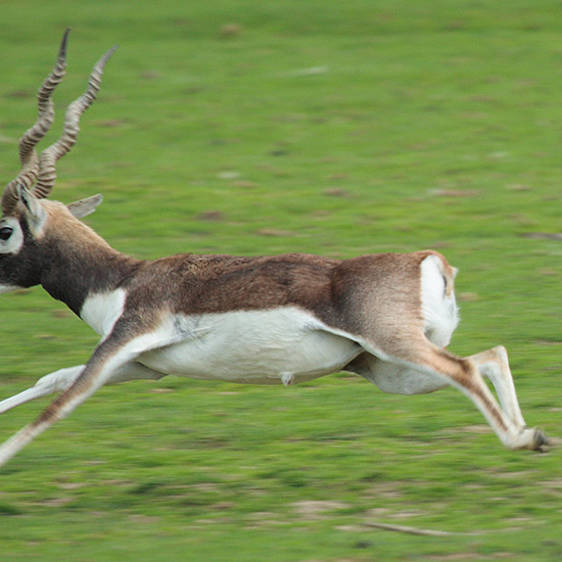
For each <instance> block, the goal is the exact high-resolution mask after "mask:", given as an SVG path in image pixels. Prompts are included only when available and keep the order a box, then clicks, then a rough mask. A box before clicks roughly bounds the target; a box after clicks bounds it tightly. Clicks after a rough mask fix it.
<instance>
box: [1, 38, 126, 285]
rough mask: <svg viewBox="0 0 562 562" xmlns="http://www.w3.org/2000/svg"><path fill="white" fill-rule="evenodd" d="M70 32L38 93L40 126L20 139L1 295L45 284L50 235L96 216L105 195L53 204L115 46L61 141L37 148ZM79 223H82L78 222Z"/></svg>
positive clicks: (8, 197) (9, 190)
mask: <svg viewBox="0 0 562 562" xmlns="http://www.w3.org/2000/svg"><path fill="white" fill-rule="evenodd" d="M69 32H70V30H69V29H67V30H66V31H65V33H64V35H63V38H62V42H61V45H60V49H59V53H58V57H57V61H56V64H55V66H54V68H53V70H52V71H51V73H50V74H49V76H47V78H46V79H45V81H44V82H43V84H42V85H41V87H40V88H39V91H38V93H37V105H38V116H37V120H36V121H35V123H34V125H33V126H32V127H31V128H29V129H28V130H27V131H26V132H25V133H24V134H23V136H22V137H21V139H20V140H19V158H20V162H21V171H20V172H19V174H18V175H17V176H16V177H15V178H14V179H13V180H12V181H11V182H10V183H8V184H7V185H6V187H5V188H4V192H3V194H2V198H1V205H2V218H1V219H0V293H4V292H8V291H11V290H14V289H18V288H21V287H30V286H32V285H37V284H38V283H39V282H40V270H41V262H42V260H43V259H44V258H43V257H42V252H41V250H40V247H41V245H42V244H41V241H42V240H43V239H44V238H45V235H46V233H47V232H48V231H49V230H52V229H53V228H54V227H55V224H53V223H54V222H57V220H56V217H57V216H63V217H66V218H67V219H70V220H72V216H74V217H76V219H80V218H82V217H85V216H86V215H89V214H90V213H92V212H94V210H95V208H96V207H97V205H99V203H101V200H102V197H101V195H94V196H93V197H89V198H87V199H82V200H80V201H76V202H74V203H71V204H70V205H68V206H65V205H62V204H60V203H57V202H55V201H48V200H47V199H46V198H47V197H48V195H49V194H50V192H51V190H52V189H53V186H54V184H55V180H56V168H55V166H56V162H57V160H58V159H59V158H61V157H62V156H64V155H65V154H66V153H67V152H68V151H69V150H70V149H71V148H72V147H73V146H74V143H75V142H76V137H77V135H78V131H79V121H80V117H81V115H82V114H83V113H84V111H86V109H88V107H90V105H91V104H92V103H93V101H94V100H95V99H96V95H97V93H98V91H99V87H100V83H101V76H102V72H103V69H104V67H105V64H106V63H107V61H108V59H109V57H110V56H111V55H112V54H113V52H114V51H115V49H116V47H113V48H112V49H110V50H109V51H107V53H105V55H104V56H103V57H102V58H101V59H100V60H99V61H98V62H97V64H96V65H95V66H94V68H93V70H92V73H91V74H90V77H89V81H88V88H87V89H86V91H85V92H84V93H83V94H82V95H81V96H80V97H79V98H78V99H76V100H75V101H74V102H72V103H71V104H70V105H69V106H68V109H67V111H66V116H65V122H64V129H63V133H62V135H61V137H60V138H59V139H58V140H57V141H56V142H54V143H53V144H52V145H51V146H49V147H48V148H46V149H45V150H44V151H43V152H42V153H41V154H40V155H38V154H37V151H36V149H35V147H36V145H37V144H38V143H39V141H40V140H41V139H42V138H43V137H44V136H45V134H46V133H47V132H48V131H49V128H50V127H51V124H52V123H53V119H54V116H55V111H54V105H53V101H52V94H53V91H54V90H55V88H56V87H57V86H58V84H60V83H61V82H62V79H63V78H64V75H65V73H66V46H67V40H68V34H69ZM77 222H78V221H77Z"/></svg>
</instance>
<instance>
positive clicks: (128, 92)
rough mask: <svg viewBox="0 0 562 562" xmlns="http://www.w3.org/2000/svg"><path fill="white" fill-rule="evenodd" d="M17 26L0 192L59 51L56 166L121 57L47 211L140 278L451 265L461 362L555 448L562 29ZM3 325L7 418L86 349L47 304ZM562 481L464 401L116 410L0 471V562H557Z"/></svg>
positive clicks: (220, 398) (315, 13)
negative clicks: (500, 361) (507, 380)
mask: <svg viewBox="0 0 562 562" xmlns="http://www.w3.org/2000/svg"><path fill="white" fill-rule="evenodd" d="M2 18H3V31H2V34H1V35H0V48H1V50H2V53H3V56H2V62H1V70H2V79H1V80H0V99H1V103H2V109H1V111H0V116H1V117H0V153H1V154H0V172H1V175H2V178H4V181H5V182H7V181H9V180H10V179H11V178H12V177H13V176H15V174H16V173H17V172H18V162H17V156H16V152H17V149H16V145H17V138H18V137H19V135H20V134H21V133H22V132H23V131H24V130H25V129H26V128H27V127H28V126H29V125H30V124H31V123H32V121H33V119H34V115H35V107H34V103H35V102H34V95H35V91H36V89H37V87H38V86H39V83H40V81H41V80H42V79H43V77H44V76H45V75H46V74H47V72H48V71H49V69H50V68H51V66H52V63H53V61H54V57H55V54H56V50H57V47H58V42H59V39H60V36H61V34H62V32H63V30H64V28H65V27H66V26H70V27H72V28H73V32H72V34H71V37H70V51H69V73H68V76H67V78H66V80H65V82H64V83H63V85H61V87H60V88H59V90H58V91H57V93H56V103H57V108H58V117H59V121H58V123H57V126H55V127H54V133H53V134H52V135H50V136H49V139H51V140H52V139H54V138H56V134H57V133H58V131H59V130H60V124H61V121H62V115H63V108H64V107H65V104H67V103H68V102H69V101H71V100H72V99H73V98H74V97H76V96H77V95H78V94H79V93H80V92H81V91H82V89H83V88H84V86H85V81H86V77H87V75H88V73H89V70H90V68H91V66H92V65H93V63H94V61H95V60H96V59H97V58H98V57H99V56H100V55H101V54H102V53H103V52H104V51H105V50H106V49H107V48H108V47H110V46H111V45H113V44H115V43H118V44H119V45H120V48H119V50H118V51H117V53H116V54H115V56H114V58H113V59H112V60H111V61H110V63H109V64H108V67H107V69H106V73H105V77H104V85H103V88H102V92H101V93H100V96H99V99H98V101H97V102H96V105H95V106H94V107H93V108H92V109H91V110H90V111H89V112H88V113H87V114H86V115H85V116H84V118H83V119H82V132H81V136H80V138H79V142H78V144H77V146H76V147H75V149H74V151H73V153H72V154H71V155H69V156H68V157H66V158H65V159H64V160H61V162H60V164H59V166H58V172H59V180H58V183H57V186H56V187H55V190H54V193H53V197H54V198H56V199H60V200H61V201H64V202H70V201H72V200H75V199H78V198H81V197H85V196H87V195H91V194H93V193H96V192H98V191H101V192H103V194H104V196H105V202H104V204H103V205H102V206H101V207H100V208H99V210H98V212H97V213H96V214H95V215H92V217H89V218H88V219H87V222H88V223H89V224H91V225H92V226H93V227H94V228H95V229H96V230H97V231H98V232H99V233H100V234H102V235H103V236H104V237H105V238H106V239H107V240H108V241H109V242H110V243H111V244H112V245H113V246H114V247H116V248H118V249H120V250H122V251H124V252H127V253H131V254H134V255H136V256H138V257H144V258H152V257H157V256H161V255H166V254H171V253H176V252H183V251H193V252H198V253H209V252H212V253H214V252H217V253H235V254H250V255H260V254H266V253H282V252H288V251H305V252H311V253H319V254H326V255H329V256H333V257H342V258H343V257H351V256H355V255H359V254H363V253H369V252H380V251H409V250H415V249H422V248H427V247H432V248H435V249H439V250H440V251H442V252H443V253H445V254H446V255H447V257H448V259H449V261H450V262H451V263H453V264H454V265H456V266H457V267H459V269H460V274H459V277H458V278H457V291H458V295H459V300H460V304H461V308H462V310H461V313H462V322H461V325H460V327H459V328H458V330H457V332H456V333H455V336H454V339H453V342H452V349H453V350H454V351H455V352H457V353H459V354H469V353H473V352H476V351H479V350H483V349H485V348H488V347H491V346H493V345H496V344H498V343H503V344H504V345H505V346H506V347H507V348H508V350H509V351H510V357H511V363H512V370H513V372H514V375H515V379H516V385H517V388H518V393H519V397H520V401H521V404H522V407H523V410H524V413H525V415H526V418H527V421H528V423H529V424H530V425H538V426H540V427H542V428H543V429H544V430H545V431H546V433H547V434H549V435H551V436H554V437H555V438H556V437H559V436H560V435H561V434H562V428H561V426H562V403H561V400H560V388H561V381H560V376H561V364H562V360H561V345H562V341H561V336H560V332H561V330H560V317H561V313H562V307H561V298H560V297H561V295H560V282H561V269H562V268H561V263H562V260H561V257H562V246H561V241H560V238H559V233H560V224H561V218H562V202H561V193H562V191H561V187H560V186H561V185H562V165H561V159H560V145H561V141H562V133H561V130H562V104H561V103H560V92H561V91H562V72H561V71H560V67H561V62H562V40H561V37H562V34H561V32H562V10H561V8H560V4H559V2H555V1H547V0H536V1H535V2H525V1H520V0H514V1H512V2H510V3H499V2H498V3H492V2H482V1H476V0H472V1H469V0H463V1H459V2H453V1H445V0H431V1H430V0H423V1H421V0H420V1H418V2H406V1H404V0H393V1H390V0H385V1H376V2H374V1H369V0H347V1H346V2H345V3H344V2H321V1H319V0H301V1H298V0H286V1H279V2H258V1H256V0H240V1H238V2H235V1H233V0H207V1H206V2H194V1H193V0H189V1H184V2H179V1H175V2H174V1H166V0H164V1H161V2H158V3H156V2H148V1H145V0H138V1H137V2H135V3H134V8H133V3H130V2H123V1H121V0H116V1H113V2H107V1H101V0H96V1H93V0H82V1H81V2H79V3H77V2H70V1H67V0H64V1H54V2H50V3H46V2H39V1H38V0H22V1H21V2H17V3H16V2H3V3H2ZM47 142H48V141H47ZM557 233H558V238H557V237H556V236H554V235H556V234H557ZM0 314H1V318H2V323H1V327H0V354H1V358H2V360H1V362H0V390H1V397H4V396H8V395H11V394H13V393H15V392H18V391H19V390H21V389H23V388H25V387H26V386H29V385H30V384H32V383H33V382H34V381H35V380H36V379H37V378H39V377H40V376H41V375H43V374H46V373H47V372H50V371H53V370H55V369H57V368H61V367H64V366H70V365H75V364H80V363H83V362H84V361H86V360H87V358H88V356H89V353H90V352H91V350H92V349H93V347H94V346H95V344H96V336H95V334H93V333H92V332H91V331H90V330H89V329H88V328H87V327H86V326H85V325H83V324H82V323H81V322H80V321H79V320H77V319H76V318H74V317H73V316H72V314H71V313H70V312H67V311H66V309H65V308H64V307H63V306H62V305H61V304H60V303H57V302H55V301H52V300H51V299H50V298H49V297H48V296H47V295H46V294H45V293H44V292H43V291H42V290H41V289H40V288H35V289H32V290H29V291H24V292H22V293H18V294H13V295H6V296H3V297H2V298H1V300H0ZM47 403H48V400H47V399H45V400H41V401H40V402H35V403H30V404H27V405H25V406H22V407H20V408H18V409H16V410H13V411H11V412H9V413H7V414H5V415H4V416H2V423H1V424H0V428H1V429H0V438H1V439H2V440H3V439H5V438H8V436H10V435H11V434H12V433H13V432H14V431H16V430H17V429H19V428H20V427H21V426H22V425H24V424H25V423H26V422H28V421H30V420H31V419H33V418H34V417H35V416H36V415H37V413H38V412H39V411H41V409H42V408H43V407H44V406H45V405H46V404H47ZM561 460H562V456H561V452H560V447H558V448H554V449H553V450H552V451H551V452H549V453H546V454H534V453H529V452H511V451H508V450H506V449H504V448H503V447H502V446H501V444H500V443H499V442H498V440H497V439H496V437H495V436H494V435H493V434H492V432H491V430H489V429H488V428H487V426H486V425H485V422H484V420H483V418H482V417H481V415H480V413H479V412H478V411H477V410H476V409H475V408H474V407H473V406H472V404H470V403H469V401H468V400H466V399H465V398H464V397H463V396H462V395H461V394H460V393H458V391H456V390H452V389H451V390H444V391H441V392H439V393H436V394H432V395H425V396H418V397H401V396H394V395H387V394H383V393H381V392H380V391H378V389H377V388H376V387H374V386H372V385H370V384H369V383H367V382H365V381H363V380H362V379H360V378H358V377H355V378H354V377H351V376H347V375H342V374H339V375H333V376H330V377H325V378H323V379H319V380H318V381H314V382H312V383H308V384H303V385H298V386H292V387H289V388H283V387H281V386H280V387H279V388H271V387H250V386H236V385H233V384H221V383H206V382H205V383H204V382H197V381H192V380H188V379H172V378H169V379H163V380H161V381H159V382H157V383H149V382H136V383H129V384H128V385H124V386H120V387H110V388H105V389H102V390H101V391H100V392H98V393H97V394H96V395H95V396H94V397H92V398H91V399H90V400H89V401H88V402H87V403H86V404H84V405H83V406H82V407H80V408H79V409H78V410H77V411H76V412H75V413H73V415H72V416H71V417H70V418H68V419H66V420H64V421H62V422H60V423H59V424H57V425H56V426H55V427H54V428H53V429H51V430H50V431H48V432H47V433H45V434H44V435H42V436H41V437H40V438H38V439H37V440H36V441H35V442H33V443H32V444H31V445H30V446H29V447H27V448H26V449H25V450H24V451H22V453H20V454H19V455H18V456H17V457H16V458H14V459H13V460H12V461H11V462H10V463H9V464H8V465H6V467H4V468H3V469H2V470H1V471H0V559H1V560H6V561H17V560H26V561H28V560H40V561H52V560H61V559H64V560H72V561H80V562H86V561H92V562H94V561H95V562H99V561H113V560H119V561H128V560H135V561H139V560H148V561H154V562H156V561H169V560H189V561H230V560H236V561H263V560H270V561H303V562H304V561H306V562H313V561H315V562H318V561H329V562H335V561H341V562H343V561H350V562H351V561H353V562H355V561H372V560H384V561H387V560H495V559H506V560H510V561H511V560H529V561H542V560H560V559H561V558H562V538H561V534H560V531H561V529H562V503H561V502H562V473H561ZM373 523H384V524H391V525H402V526H409V527H415V528H418V529H430V530H441V531H448V532H450V533H452V534H451V535H447V536H416V535H411V534H406V533H401V532H393V531H390V530H384V529H380V528H374V527H372V526H370V525H371V524H373Z"/></svg>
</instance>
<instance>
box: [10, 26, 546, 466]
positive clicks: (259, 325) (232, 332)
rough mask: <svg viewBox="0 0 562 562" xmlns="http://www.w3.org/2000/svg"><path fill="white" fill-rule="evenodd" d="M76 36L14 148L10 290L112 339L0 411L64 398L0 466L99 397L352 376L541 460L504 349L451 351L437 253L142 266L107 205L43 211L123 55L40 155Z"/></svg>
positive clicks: (454, 319)
mask: <svg viewBox="0 0 562 562" xmlns="http://www.w3.org/2000/svg"><path fill="white" fill-rule="evenodd" d="M67 36H68V31H67V32H66V33H65V35H64V38H63V40H62V44H61V47H60V51H59V55H58V59H57V63H56V65H55V67H54V69H53V70H52V72H51V74H50V75H49V76H48V77H47V79H46V80H45V82H44V83H43V85H42V86H41V88H40V90H39V93H38V105H39V116H38V118H37V121H36V123H35V124H34V125H33V127H31V128H30V129H29V130H28V131H27V132H26V133H25V134H24V135H23V137H22V138H21V140H20V141H19V156H20V160H21V164H22V169H21V172H20V173H19V175H18V176H17V177H16V178H15V179H14V180H12V181H11V182H10V183H9V184H8V185H7V186H6V188H5V189H4V192H3V195H2V200H1V202H2V211H3V217H2V219H1V220H0V292H8V291H12V290H14V289H18V288H21V287H30V286H33V285H39V284H40V285H42V286H43V288H44V289H45V290H46V291H47V292H48V293H49V294H50V295H51V296H52V297H54V298H55V299H58V300H61V301H63V302H64V303H65V304H66V305H67V306H68V307H69V308H70V309H71V310H72V311H73V312H75V313H76V314H77V315H78V316H79V317H80V318H82V319H83V320H84V321H85V322H87V323H88V324H89V325H90V326H91V327H92V328H93V329H94V330H95V331H96V332H97V333H98V334H99V335H100V336H101V341H100V343H99V345H98V346H97V347H96V349H95V350H94V352H93V354H92V356H91V357H90V359H89V360H88V362H87V363H86V364H85V365H78V366H76V367H69V368H66V369H61V370H58V371H55V372H53V373H50V374H48V375H46V376H44V377H42V378H41V379H39V381H38V382H37V383H36V384H35V386H33V387H31V388H28V389H27V390H24V391H23V392H20V393H19V394H16V395H14V396H12V397H10V398H7V399H5V400H3V401H2V402H0V412H4V411H6V410H9V409H10V408H13V407H15V406H19V405H20V404H23V403H24V402H27V401H29V400H33V399H35V398H39V397H41V396H45V395H47V394H50V393H53V392H60V394H59V396H58V397H57V398H56V399H55V400H54V401H53V402H52V403H51V405H50V406H49V407H48V408H47V409H46V410H45V411H44V412H43V413H42V414H41V415H40V416H39V417H38V419H37V420H36V421H35V422H33V423H31V424H30V425H28V426H26V427H24V428H23V429H21V430H20V431H19V432H18V433H16V434H15V435H14V436H13V437H12V438H10V439H9V440H8V441H6V442H5V443H4V444H3V445H2V446H1V447H0V464H2V463H4V462H6V461H7V460H8V459H10V458H11V457H12V456H13V455H14V454H15V453H17V452H18V451H19V450H20V449H21V448H23V447H24V446H25V445H26V444H27V443H29V442H30V441H31V440H32V439H33V438H34V437H36V436H37V435H39V434H40V433H41V432H43V431H44V430H45V429H47V428H48V427H49V426H50V425H52V424H53V423H54V422H55V421H57V420H58V419H60V418H63V417H65V416H67V415H68V414H69V413H70V412H71V411H72V410H74V408H76V407H77V406H78V405H79V404H81V403H82V402H84V400H86V398H88V397H89V396H91V395H92V394H93V393H94V392H95V391H96V390H97V389H98V388H100V387H101V386H102V385H104V384H108V383H117V382H123V381H128V380H135V379H160V378H162V377H164V376H166V375H169V374H173V375H181V376H188V377H194V378H200V379H219V380H224V381H230V382H240V383H257V384H280V383H282V384H284V385H289V384H292V383H298V382H301V381H308V380H311V379H314V378H316V377H320V376H322V375H326V374H329V373H333V372H335V371H341V370H343V371H350V372H352V373H357V374H358V375H361V376H363V377H365V378H366V379H367V380H369V381H371V382H373V383H375V384H376V385H377V386H378V387H379V388H380V389H382V390H383V391H385V392H394V393H402V394H418V393H426V392H431V391H433V390H437V389H439V388H442V387H445V386H448V385H451V386H454V387H457V388H458V389H459V390H460V391H461V392H463V393H464V394H465V395H466V396H468V398H470V399H471V400H472V401H473V402H474V404H475V405H476V406H477V407H478V409H480V411H481V412H482V413H483V414H484V416H485V418H486V419H487V420H488V423H489V424H490V425H491V427H492V428H493V430H494V431H495V432H496V434H497V435H498V437H499V438H500V440H501V441H502V442H503V444H504V445H506V446H507V447H509V448H511V449H520V448H527V449H542V448H544V447H546V445H547V444H548V441H547V439H546V437H545V436H544V434H543V433H542V432H541V431H539V430H537V429H527V427H526V426H525V421H524V420H523V416H522V414H521V410H520V408H519V404H518V401H517V396H516V393H515V387H514V384H513V379H512V376H511V372H510V369H509V364H508V359H507V354H506V351H505V349H504V348H503V347H501V346H499V347H495V348H493V349H490V350H488V351H483V352H481V353H477V354H475V355H471V356H469V357H463V358H461V357H456V356H455V355H453V354H451V353H449V352H448V351H447V350H446V349H445V347H446V346H447V345H448V344H449V341H450V338H451V334H452V333H453V330H454V329H455V328H456V326H457V323H458V314H457V306H456V304H455V295H454V292H453V280H454V277H455V274H456V270H455V269H454V268H453V267H451V266H450V265H449V264H448V263H447V261H446V260H445V258H444V257H443V256H442V255H441V254H439V253H437V252H433V251H429V250H426V251H420V252H415V253H411V254H374V255H368V256H361V257H357V258H352V259H347V260H341V261H340V260H335V259H328V258H323V257H318V256H314V255H306V254H287V255H280V256H271V257H233V256H226V255H196V254H180V255H175V256H171V257H167V258H162V259H158V260H155V261H140V260H137V259H134V258H132V257H129V256H126V255H123V254H121V253H119V252H118V251H116V250H114V249H113V248H111V246H109V245H108V244H107V243H106V242H105V241H104V240H103V239H102V238H101V237H99V236H98V235H97V234H96V233H95V232H94V231H93V230H91V229H90V228H89V227H88V226H86V225H85V224H84V223H83V222H81V220H80V219H81V218H82V217H84V216H86V215H88V214H89V213H91V212H93V211H94V210H95V208H96V207H97V205H98V204H99V203H100V202H101V196H94V197H90V198H88V199H84V200H81V201H78V202H75V203H71V204H70V205H68V206H67V205H63V204H62V203H58V202H56V201H49V200H47V199H46V197H47V196H48V195H49V193H50V192H51V190H52V188H53V185H54V183H55V178H56V173H55V163H56V161H57V160H58V159H59V158H60V157H61V156H63V155H64V154H65V153H66V152H68V151H69V150H70V148H71V147H72V145H73V144H74V142H75V140H76V135H77V133H78V122H79V119H80V116H81V114H82V113H83V112H84V111H85V110H86V109H87V108H88V107H89V106H90V105H91V103H92V102H93V101H94V99H95V97H96V94H97V92H98V89H99V86H100V79H101V74H102V71H103V68H104V65H105V64H106V62H107V60H108V58H109V57H110V56H111V54H112V52H113V50H114V49H111V50H110V51H109V52H107V53H106V54H105V55H104V56H103V57H102V58H101V59H100V61H99V62H98V63H97V64H96V66H95V67H94V69H93V72H92V74H91V76H90V79H89V85H88V88H87V90H86V92H85V93H84V94H83V95H82V96H81V97H80V98H78V99H77V100H76V101H75V102H73V103H72V104H71V105H70V106H69V107H68V110H67V113H66V118H65V125H64V131H63V133H62V136H61V138H60V139H59V140H58V141H57V142H55V143H54V144H52V145H51V146H50V147H48V148H47V149H46V150H44V151H43V152H42V153H41V155H40V157H39V156H37V154H36V152H35V145H36V144H37V143H38V142H39V141H40V140H41V138H42V137H43V136H44V135H45V133H46V132H47V130H48V129H49V127H50V125H51V123H52V121H53V118H54V110H53V102H52V101H51V95H52V93H53V90H54V89H55V87H56V86H57V85H58V84H59V83H60V82H61V80H62V78H63V76H64V74H65V67H66V62H65V61H66V42H67ZM483 377H488V378H489V379H490V380H491V382H492V384H493V386H494V387H495V390H496V392H497V396H498V399H499V402H500V404H501V406H500V404H498V402H497V401H496V398H495V397H494V395H493V394H492V392H491V391H490V389H489V388H488V386H487V384H486V383H485V382H484V379H483Z"/></svg>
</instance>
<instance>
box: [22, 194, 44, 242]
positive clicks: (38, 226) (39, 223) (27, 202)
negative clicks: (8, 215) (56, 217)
mask: <svg viewBox="0 0 562 562" xmlns="http://www.w3.org/2000/svg"><path fill="white" fill-rule="evenodd" d="M20 201H21V202H22V203H23V204H24V206H25V214H26V217H27V222H28V224H29V228H30V229H31V231H32V232H33V236H35V237H40V236H41V234H42V230H43V225H44V224H45V221H46V219H47V213H46V212H45V209H43V205H41V202H40V201H39V199H37V198H36V197H35V196H34V195H33V194H32V193H30V192H29V191H28V190H27V189H26V188H25V187H23V186H21V187H20Z"/></svg>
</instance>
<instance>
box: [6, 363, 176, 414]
mask: <svg viewBox="0 0 562 562" xmlns="http://www.w3.org/2000/svg"><path fill="white" fill-rule="evenodd" d="M84 367H85V365H76V366H75V367H66V368H64V369H59V370H58V371H54V372H53V373H49V374H48V375H45V376H44V377H41V378H40V379H39V380H38V381H37V382H36V383H35V385H34V386H32V387H30V388H26V389H25V390H22V391H21V392H18V394H14V395H13V396H10V397H8V398H5V399H4V400H2V401H0V414H3V413H4V412H7V411H8V410H11V409H12V408H16V407H17V406H21V405H22V404H25V403H26V402H30V401H31V400H35V399H37V398H42V397H43V396H47V395H49V394H53V393H54V392H62V391H63V390H66V389H67V388H70V386H71V385H72V383H73V382H74V381H75V380H76V379H77V378H78V376H79V375H80V373H81V372H82V371H83V370H84ZM164 376H166V375H165V374H164V373H159V372H158V371H154V370H153V369H149V368H148V367H145V366H144V365H141V364H140V363H137V362H130V363H125V365H123V366H121V367H120V368H119V369H117V370H116V371H115V373H114V374H113V375H112V376H111V378H110V379H109V380H108V381H107V383H106V384H115V383H120V382H126V381H132V380H139V379H152V380H158V379H161V378H162V377H164Z"/></svg>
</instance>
